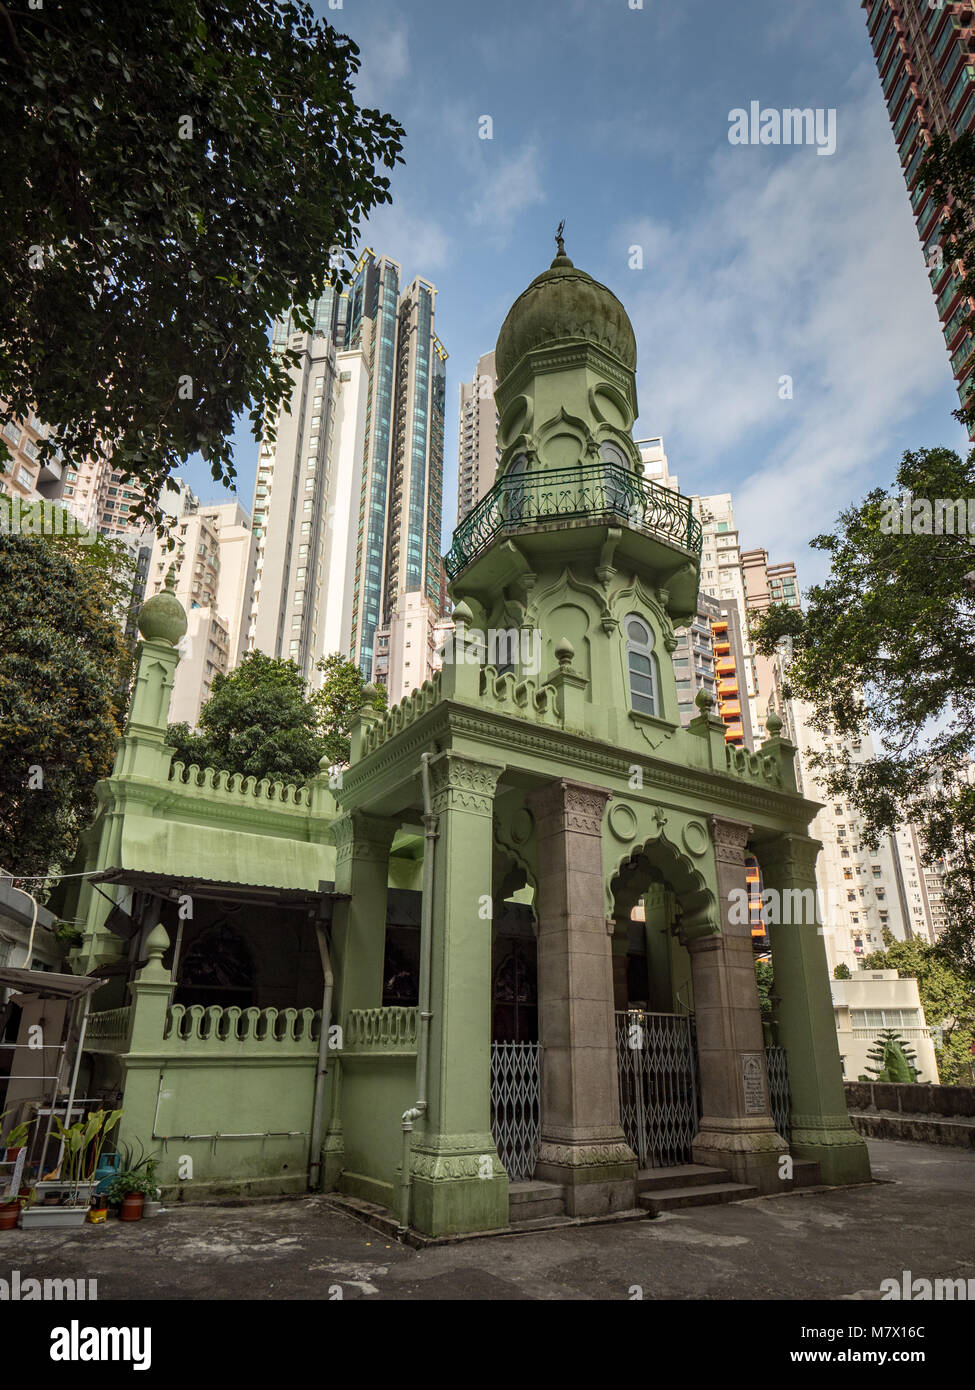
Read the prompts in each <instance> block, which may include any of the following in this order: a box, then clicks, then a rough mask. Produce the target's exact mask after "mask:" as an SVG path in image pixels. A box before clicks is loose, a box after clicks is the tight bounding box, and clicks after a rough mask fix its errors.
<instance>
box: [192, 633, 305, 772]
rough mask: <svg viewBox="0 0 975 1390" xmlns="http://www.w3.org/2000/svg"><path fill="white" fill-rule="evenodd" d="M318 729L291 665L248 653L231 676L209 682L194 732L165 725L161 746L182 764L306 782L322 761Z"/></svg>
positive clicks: (219, 676)
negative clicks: (166, 746) (167, 746)
mask: <svg viewBox="0 0 975 1390" xmlns="http://www.w3.org/2000/svg"><path fill="white" fill-rule="evenodd" d="M318 723H319V719H318V711H317V709H316V707H315V704H314V702H313V701H312V700H311V699H310V698H309V696H308V691H307V687H306V684H305V680H304V677H303V676H302V674H301V671H300V670H299V669H298V667H297V666H296V665H295V663H294V662H293V661H284V660H279V659H277V658H275V657H270V656H265V655H264V653H263V652H249V653H248V655H247V656H245V657H244V660H243V661H242V662H241V663H240V665H239V666H238V667H237V669H236V670H235V671H231V672H230V674H229V675H222V674H217V675H216V676H214V678H213V686H212V688H211V693H210V698H209V699H208V700H207V702H206V704H205V705H204V706H203V708H202V710H201V711H200V719H199V730H198V732H194V731H193V730H191V729H190V728H189V726H188V725H187V724H170V726H169V730H168V732H167V735H166V741H167V743H169V744H171V745H172V746H173V747H174V748H175V749H176V754H175V756H176V759H177V760H178V761H180V762H182V763H187V764H189V763H196V764H198V765H199V766H200V767H215V768H219V769H221V770H222V771H227V772H239V773H241V774H243V775H244V776H245V777H256V778H258V779H260V778H263V777H269V778H271V779H273V780H280V781H283V782H305V781H307V780H308V778H309V777H314V776H316V774H317V773H318V766H319V763H320V761H321V759H322V757H323V756H324V747H323V741H322V737H321V734H320V732H319V727H318Z"/></svg>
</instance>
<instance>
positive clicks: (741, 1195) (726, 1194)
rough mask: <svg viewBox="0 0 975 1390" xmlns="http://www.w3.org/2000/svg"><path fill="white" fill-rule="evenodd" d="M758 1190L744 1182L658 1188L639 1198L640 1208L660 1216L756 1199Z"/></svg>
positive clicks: (652, 1214) (644, 1193)
mask: <svg viewBox="0 0 975 1390" xmlns="http://www.w3.org/2000/svg"><path fill="white" fill-rule="evenodd" d="M757 1193H758V1188H756V1187H749V1185H748V1184H747V1183H743V1182H715V1183H702V1184H700V1185H698V1186H695V1185H692V1186H690V1187H671V1188H666V1187H665V1188H657V1189H656V1190H655V1191H653V1192H643V1193H641V1194H640V1196H639V1197H638V1198H637V1200H638V1202H639V1203H640V1206H641V1207H643V1208H644V1209H645V1210H646V1211H648V1212H649V1213H650V1215H651V1216H659V1215H660V1213H661V1212H664V1211H674V1210H676V1209H677V1208H678V1207H711V1206H716V1205H718V1204H719V1203H721V1202H743V1201H744V1200H745V1198H746V1197H754V1196H756V1195H757Z"/></svg>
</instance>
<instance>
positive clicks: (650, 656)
mask: <svg viewBox="0 0 975 1390" xmlns="http://www.w3.org/2000/svg"><path fill="white" fill-rule="evenodd" d="M623 627H624V630H625V632H626V668H627V674H628V676H629V681H630V705H631V706H632V708H633V709H635V710H637V711H638V712H639V713H640V714H656V715H659V714H660V680H659V676H658V673H657V658H656V656H655V654H654V650H653V628H652V627H651V626H650V624H649V623H647V622H644V620H643V618H641V617H639V616H638V614H636V613H631V614H630V615H629V617H628V618H627V619H626V621H625V622H624V624H623Z"/></svg>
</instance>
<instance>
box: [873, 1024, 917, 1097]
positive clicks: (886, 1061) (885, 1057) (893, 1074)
mask: <svg viewBox="0 0 975 1390" xmlns="http://www.w3.org/2000/svg"><path fill="white" fill-rule="evenodd" d="M867 1057H868V1059H869V1061H868V1064H867V1071H868V1072H871V1073H872V1075H870V1076H861V1077H860V1078H859V1079H860V1080H861V1081H875V1082H887V1081H895V1082H896V1081H899V1082H902V1083H913V1082H916V1081H919V1080H920V1078H921V1073H920V1072H919V1071H918V1070H917V1067H916V1066H915V1063H916V1062H917V1057H916V1056H915V1055H914V1049H913V1048H912V1047H911V1046H910V1044H909V1043H907V1042H905V1040H904V1039H903V1038H902V1037H901V1035H900V1034H899V1033H897V1032H896V1031H895V1030H894V1029H893V1028H885V1029H884V1031H883V1032H882V1033H879V1034H878V1035H877V1039H876V1041H875V1042H874V1045H873V1047H872V1048H871V1049H870V1051H869V1052H868V1053H867ZM870 1063H873V1065H872V1066H871V1065H870Z"/></svg>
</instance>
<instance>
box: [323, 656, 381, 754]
mask: <svg viewBox="0 0 975 1390" xmlns="http://www.w3.org/2000/svg"><path fill="white" fill-rule="evenodd" d="M318 670H319V671H320V672H321V674H322V688H321V690H320V691H319V692H318V693H317V695H316V696H315V703H316V705H317V707H318V711H319V717H320V719H321V724H322V729H323V736H324V740H325V754H326V756H327V758H328V760H329V762H330V763H332V764H340V763H347V762H348V761H349V752H350V749H349V732H350V730H351V728H352V720H353V718H354V716H355V715H357V714H358V713H359V710H361V709H362V707H363V706H364V705H366V704H368V703H369V697H368V696H367V694H366V681H365V679H364V677H363V675H362V672H361V671H360V670H359V667H358V666H357V665H356V664H355V662H354V661H346V660H345V658H344V657H342V656H340V655H339V654H338V652H333V653H332V655H331V656H327V657H325V659H324V660H323V661H320V662H319V663H318ZM372 688H373V690H374V691H375V694H374V695H373V697H372V705H373V708H374V709H377V710H385V709H386V688H385V686H382V685H380V686H373V687H372Z"/></svg>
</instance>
